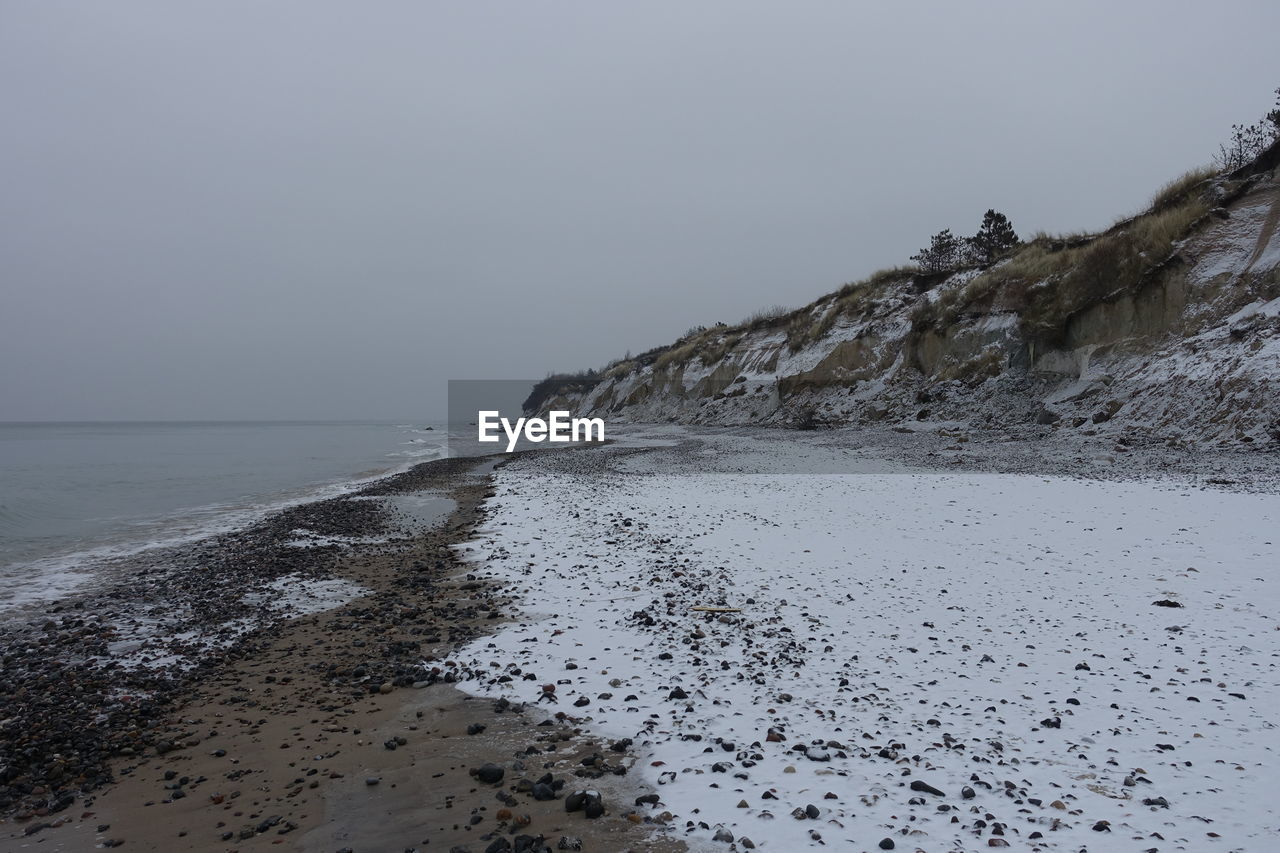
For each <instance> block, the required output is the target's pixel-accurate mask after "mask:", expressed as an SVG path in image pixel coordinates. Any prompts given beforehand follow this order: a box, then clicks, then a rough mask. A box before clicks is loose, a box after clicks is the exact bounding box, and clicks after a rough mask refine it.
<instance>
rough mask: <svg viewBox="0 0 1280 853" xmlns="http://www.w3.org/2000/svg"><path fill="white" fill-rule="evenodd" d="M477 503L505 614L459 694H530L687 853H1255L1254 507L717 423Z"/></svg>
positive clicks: (1260, 745) (532, 471) (1272, 591)
mask: <svg viewBox="0 0 1280 853" xmlns="http://www.w3.org/2000/svg"><path fill="white" fill-rule="evenodd" d="M668 435H669V434H668ZM668 435H664V436H663V437H664V438H666V437H668ZM821 472H834V473H821ZM488 509H489V513H490V516H489V523H488V524H487V525H486V527H485V529H484V531H483V535H482V536H481V538H480V539H479V540H478V541H477V542H473V543H471V547H472V548H474V549H475V550H474V551H469V552H467V553H468V554H469V555H470V556H471V557H472V559H474V560H475V565H474V567H473V569H474V571H476V572H477V573H478V574H481V575H485V574H488V575H490V576H493V577H497V578H499V579H502V580H505V581H507V582H508V583H509V585H510V588H511V589H512V591H513V592H514V593H515V594H516V595H517V597H518V600H519V601H520V602H522V607H523V613H522V615H521V617H520V618H519V619H517V620H516V621H514V622H512V623H509V624H508V625H507V627H506V628H504V629H502V630H500V631H499V632H498V633H497V634H496V635H492V636H489V637H486V638H482V639H480V640H477V641H476V642H474V643H473V644H472V645H470V646H469V647H467V648H464V649H463V650H462V651H461V652H460V655H459V658H458V659H459V661H461V662H462V663H463V665H464V667H466V668H467V671H469V672H470V673H472V679H473V680H470V681H466V682H464V683H463V684H462V685H461V686H463V688H464V689H466V690H469V691H472V692H474V693H476V694H479V695H488V696H497V695H504V696H507V697H509V698H511V699H512V700H521V701H527V702H535V701H537V700H538V699H539V697H540V695H541V692H542V691H541V685H543V684H547V683H550V682H556V683H557V687H556V690H555V696H556V697H558V701H557V702H556V704H554V705H548V704H547V703H540V704H543V705H544V706H547V707H548V708H549V710H556V711H563V712H565V713H567V714H569V715H570V716H571V717H578V718H580V719H581V725H582V726H583V727H584V728H585V729H586V730H588V731H590V732H593V733H595V734H598V735H599V736H601V737H608V738H621V737H629V738H633V739H634V741H635V744H634V746H633V747H632V749H633V751H635V754H636V755H637V759H638V760H637V764H636V766H635V768H634V769H633V773H635V774H639V775H640V776H641V778H642V780H643V782H644V783H645V784H647V785H648V786H653V788H652V789H653V790H654V791H656V792H657V793H658V794H659V795H660V796H661V799H662V805H661V806H659V807H658V808H657V809H656V810H654V812H653V813H654V814H656V813H658V812H660V811H662V810H666V811H669V812H671V813H672V815H673V816H674V819H673V820H672V821H671V822H670V824H669V827H670V828H669V830H668V831H670V832H672V833H674V834H675V835H677V836H678V837H681V838H683V839H685V840H687V841H688V842H689V843H690V844H691V845H692V846H693V847H694V848H695V849H709V850H727V849H729V848H728V847H727V845H726V844H724V843H721V842H714V841H712V840H711V839H712V837H713V835H714V834H715V832H716V830H717V828H718V827H721V826H723V827H725V828H727V829H728V830H729V831H730V832H732V833H733V834H734V835H735V836H737V837H738V838H739V840H741V839H742V837H743V836H746V837H749V838H750V839H751V840H752V841H753V842H754V843H755V844H756V845H757V846H758V847H759V848H761V849H765V850H783V849H788V848H810V847H817V846H820V845H823V844H825V845H827V846H832V845H835V846H837V847H839V846H847V845H849V844H850V843H851V842H852V843H854V844H856V845H858V849H869V848H873V847H874V846H875V844H876V843H877V842H878V841H879V839H881V838H885V837H890V838H894V839H895V840H896V841H897V849H907V850H912V849H916V848H917V847H919V848H921V849H925V850H929V851H934V850H970V849H973V850H976V849H979V848H981V849H988V847H987V842H988V840H989V839H991V838H993V837H994V836H993V835H992V832H993V827H994V826H995V825H997V824H1001V825H1003V838H1005V839H1006V840H1008V841H1009V842H1010V844H1011V845H1012V846H1013V847H1014V848H1016V849H1046V850H1078V849H1081V848H1082V847H1084V846H1086V845H1088V847H1089V849H1091V850H1092V849H1145V848H1149V847H1158V848H1159V849H1161V850H1170V849H1178V850H1192V851H1199V850H1224V851H1226V850H1233V851H1234V850H1270V849H1274V841H1275V837H1276V836H1275V833H1276V832H1277V830H1278V829H1280V814H1278V812H1280V806H1277V803H1276V800H1275V798H1274V796H1273V789H1274V786H1275V783H1276V782H1277V781H1280V772H1278V769H1277V764H1276V762H1277V754H1276V753H1277V750H1278V749H1280V735H1277V730H1276V722H1275V721H1276V712H1275V709H1276V708H1277V706H1278V704H1280V679H1278V678H1277V674H1278V673H1277V662H1278V661H1280V631H1277V627H1278V626H1277V622H1276V619H1275V614H1276V611H1277V605H1280V600H1278V598H1280V596H1278V595H1277V592H1276V586H1275V577H1274V570H1275V565H1276V550H1277V549H1276V547H1275V545H1276V537H1277V533H1278V532H1280V526H1278V524H1277V522H1278V521H1280V497H1277V496H1274V495H1257V494H1242V493H1228V492H1222V491H1194V490H1190V489H1187V488H1185V487H1184V486H1181V485H1179V484H1175V483H1172V482H1162V481H1147V482H1097V481H1086V480H1077V479H1071V478H1067V477H1044V476H1029V475H1006V474H975V473H952V472H937V471H915V470H908V469H903V468H901V467H900V466H896V465H891V464H888V463H884V462H881V461H879V460H876V459H874V458H869V457H867V456H865V455H863V454H857V453H849V452H846V451H843V450H842V449H841V448H840V447H839V446H833V445H829V444H828V445H823V444H820V443H816V442H801V441H772V442H771V441H766V440H759V439H753V438H749V437H747V436H745V435H742V434H735V433H733V432H731V431H721V432H704V433H700V434H699V435H698V439H697V441H696V442H695V443H694V444H693V445H689V444H684V445H682V446H679V447H662V446H654V447H653V448H652V449H650V450H648V451H647V452H642V453H639V454H637V453H636V452H635V451H634V450H631V451H626V452H616V451H592V452H591V453H590V454H582V453H574V454H546V455H539V456H537V457H533V458H527V459H521V460H517V461H514V462H512V463H511V464H509V465H507V466H506V467H504V468H502V469H500V470H499V471H498V472H497V473H496V495H495V497H493V498H492V499H491V500H490V501H489V505H488ZM1158 600H1172V601H1176V602H1179V603H1181V604H1182V605H1184V606H1183V607H1181V608H1168V607H1160V606H1154V604H1153V602H1155V601H1158ZM696 605H721V606H729V607H733V608H740V609H741V612H736V613H726V614H718V613H699V612H695V611H692V610H691V609H690V608H692V607H693V606H696ZM646 622H648V623H650V624H646ZM664 656H665V657H666V659H664ZM493 662H497V663H498V667H497V668H496V669H495V668H492V667H491V664H492V663H493ZM567 663H573V664H576V668H574V669H568V668H566V664H567ZM515 668H519V669H520V670H521V674H524V675H527V674H529V673H534V674H536V680H526V679H525V678H521V677H519V676H515V677H513V678H511V680H509V681H506V682H502V681H498V680H497V679H498V677H499V676H501V675H502V674H503V673H511V672H512V670H513V669H515ZM676 688H679V689H680V690H682V691H684V692H686V693H687V694H688V698H685V699H678V698H677V699H672V698H669V697H670V696H671V693H672V691H673V690H675V689H676ZM579 697H587V698H588V700H589V704H588V705H587V706H586V707H581V708H580V707H578V706H576V705H575V704H574V701H575V700H576V699H578V698H579ZM1076 703H1078V704H1076ZM1053 720H1060V721H1061V727H1060V728H1055V727H1047V726H1045V725H1042V723H1041V721H1053ZM771 729H772V730H774V731H776V732H778V733H779V734H780V736H781V737H783V738H784V739H783V740H781V741H778V742H769V741H768V740H766V737H767V735H768V733H769V731H770V730H771ZM725 744H732V746H725ZM803 747H808V748H809V751H808V755H807V756H806V754H805V752H804V749H803ZM714 765H720V766H719V767H713V766H714ZM721 770H723V771H724V772H720V771H721ZM914 781H922V782H925V783H927V784H928V785H931V786H934V787H936V788H937V789H940V790H941V791H942V792H943V794H944V796H941V797H939V796H934V795H932V794H929V793H923V792H916V791H912V790H911V789H910V788H909V787H908V786H909V784H910V783H911V782H914ZM963 786H970V787H972V788H973V790H974V797H973V798H972V799H963V798H962V797H961V789H962V787H963ZM1008 786H1012V787H1008ZM1006 789H1007V790H1006ZM766 792H771V793H772V794H773V795H774V797H776V798H774V799H765V798H763V797H764V795H765V793H766ZM828 793H830V794H831V795H834V798H828V797H827V796H826V795H827V794H828ZM1160 797H1163V798H1164V800H1165V801H1167V803H1168V807H1167V808H1165V807H1163V806H1162V805H1160V804H1159V803H1157V804H1156V805H1144V804H1143V800H1144V799H1150V800H1153V801H1155V800H1156V798H1160ZM740 801H744V802H745V803H746V806H745V807H739V805H738V804H739V802H740ZM1055 803H1056V804H1058V805H1061V806H1063V808H1062V809H1059V808H1057V807H1055V806H1054V804H1055ZM809 805H813V806H815V807H816V808H817V809H818V810H819V815H818V817H817V818H816V819H807V818H805V819H797V818H795V817H793V816H792V813H793V810H795V809H801V810H803V809H804V808H805V807H806V806H809ZM629 806H630V803H619V804H614V807H615V810H618V811H621V810H625V808H627V807H629ZM944 806H945V807H947V808H946V810H942V808H943V807H944ZM953 816H954V818H955V819H956V820H955V822H953ZM1100 821H1108V822H1109V824H1108V827H1107V828H1108V830H1109V831H1102V830H1101V829H1099V830H1098V831H1095V830H1094V827H1095V825H1099V822H1100ZM686 822H692V823H689V824H687V823H686ZM704 824H705V827H704V826H703V825H704ZM1034 832H1040V833H1043V836H1044V837H1043V838H1041V839H1039V840H1032V839H1031V838H1030V835H1031V834H1032V833H1034ZM1155 833H1158V834H1159V835H1158V836H1156V835H1154V834H1155ZM1161 839H1163V840H1161Z"/></svg>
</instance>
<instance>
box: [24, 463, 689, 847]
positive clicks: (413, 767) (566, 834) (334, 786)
mask: <svg viewBox="0 0 1280 853" xmlns="http://www.w3.org/2000/svg"><path fill="white" fill-rule="evenodd" d="M495 461H496V460H494V459H489V460H444V463H447V464H440V463H435V464H434V467H433V468H431V467H428V466H432V465H433V463H428V465H427V466H420V468H426V470H425V471H420V472H419V473H418V475H417V476H416V477H415V478H413V479H412V481H411V482H409V483H408V484H402V485H400V486H395V485H393V486H391V487H389V488H386V489H384V490H383V491H385V492H388V493H395V492H397V491H400V492H404V491H407V490H408V488H409V486H412V489H413V490H415V491H416V490H422V489H432V490H435V491H438V492H439V493H441V494H445V495H447V496H448V497H449V498H450V499H452V500H453V501H454V502H456V508H455V509H454V510H453V512H452V513H451V514H450V515H449V516H448V518H447V519H445V520H444V521H443V522H442V523H441V524H439V525H437V526H436V527H434V528H433V529H432V530H430V531H429V532H427V533H425V534H423V535H420V536H417V537H413V538H410V539H400V540H396V541H395V542H393V543H392V544H389V545H379V546H376V547H353V548H350V549H348V551H347V553H346V555H345V556H342V557H340V558H338V560H337V561H336V564H335V565H334V566H333V568H332V574H333V576H335V577H340V578H345V579H348V580H351V581H354V582H355V583H357V584H360V585H361V586H363V587H365V588H367V589H369V590H371V592H370V594H368V595H366V596H363V597H361V598H358V599H356V600H354V601H351V602H349V603H348V604H346V605H343V606H341V607H338V608H336V609H333V610H328V611H325V612H322V613H316V614H312V615H308V616H303V617H300V618H296V619H292V620H288V621H285V622H283V623H281V624H279V625H277V626H275V627H273V628H270V629H267V630H266V631H264V632H262V633H261V634H259V635H255V636H254V637H252V638H251V639H250V641H248V642H246V643H244V644H242V646H238V647H236V649H235V650H234V651H233V652H232V653H230V654H228V655H227V656H226V659H225V661H224V662H223V663H221V664H220V665H218V666H216V667H207V668H205V669H203V670H201V671H199V673H198V680H196V681H194V683H192V684H190V685H189V686H188V687H186V688H185V689H184V690H183V691H181V692H180V693H179V694H178V695H177V697H176V698H175V699H174V700H173V701H172V702H171V703H169V704H168V706H167V708H166V712H165V713H164V714H163V715H162V716H159V717H158V718H157V719H156V720H155V721H154V722H153V723H152V724H151V725H150V726H149V727H148V731H147V732H146V736H145V738H142V739H141V740H143V741H144V742H146V743H147V744H148V745H147V746H146V747H145V748H140V749H139V750H137V752H138V753H139V754H137V755H131V756H123V757H117V758H115V759H113V760H112V761H111V763H110V771H111V773H112V775H113V777H114V779H115V780H116V781H115V782H114V783H112V784H109V785H106V786H105V787H101V788H98V789H97V790H96V791H93V792H91V793H89V794H88V795H86V796H84V797H83V798H81V799H78V800H77V801H76V802H74V803H73V804H71V805H70V806H69V807H65V808H63V809H61V810H59V811H58V812H56V813H54V814H48V815H42V814H39V810H36V812H35V813H29V814H28V815H24V817H26V819H24V820H18V819H14V817H13V816H10V818H9V819H7V820H5V821H4V822H3V823H0V850H65V851H77V850H88V849H95V848H105V847H110V846H116V845H118V846H120V847H122V848H124V849H129V850H155V851H188V850H189V851H228V850H254V849H268V848H270V849H276V850H279V849H292V850H307V851H339V850H352V851H384V850H405V849H416V848H425V849H436V850H453V849H466V850H471V851H481V850H486V849H489V848H490V846H491V845H493V844H495V843H497V844H498V845H499V849H506V848H502V847H501V845H502V841H499V840H498V839H500V838H505V839H507V840H508V843H509V844H510V845H511V848H512V849H542V846H541V845H546V846H549V847H551V848H552V849H556V848H558V847H560V845H561V839H562V838H563V839H565V840H564V842H563V843H564V845H566V846H565V847H560V849H578V848H577V847H575V846H574V845H575V841H576V840H578V839H580V840H581V849H584V850H611V851H612V850H626V849H645V850H648V849H679V846H678V845H676V846H672V844H671V842H665V841H658V840H654V839H653V838H652V837H651V833H650V829H652V826H653V824H652V821H653V820H654V817H653V815H654V814H655V812H654V809H652V808H650V807H649V806H642V807H638V808H636V807H634V806H633V805H632V804H633V802H634V800H635V798H636V797H637V796H640V795H642V794H644V793H647V792H646V791H642V790H639V789H638V788H636V787H635V786H634V784H633V782H632V779H633V778H634V777H628V776H626V775H615V773H617V772H620V771H619V770H618V768H623V770H625V769H626V768H628V767H629V765H630V764H631V763H632V759H631V758H630V757H629V756H628V755H626V754H625V753H618V752H613V751H610V750H609V749H608V745H607V744H605V743H600V742H596V741H594V740H592V739H591V738H590V737H589V736H588V735H586V734H585V733H584V732H582V731H581V730H580V729H579V728H578V727H577V726H575V721H574V719H573V718H572V717H571V716H569V715H567V714H565V713H563V712H561V713H558V714H554V715H553V716H552V715H551V714H552V713H553V712H550V711H544V710H542V709H534V708H524V707H518V708H517V707H508V708H503V707H502V706H501V705H498V706H496V708H495V703H494V702H493V701H492V700H484V699H476V698H472V697H468V696H467V695H465V694H464V693H462V692H461V691H459V690H457V689H456V688H455V687H453V686H452V685H451V684H450V682H451V681H452V678H453V676H452V674H451V673H452V667H451V662H450V661H449V655H450V653H451V651H452V650H453V649H454V648H456V647H457V645H458V644H459V643H461V642H463V641H465V640H468V639H471V638H474V637H476V636H479V635H481V634H482V633H484V632H485V631H486V630H489V629H490V628H491V627H492V626H495V625H497V624H501V622H502V621H503V620H504V619H505V618H506V616H507V612H508V604H509V602H508V600H507V599H506V598H505V597H504V596H503V595H501V594H500V593H498V592H496V591H493V590H491V589H490V588H489V585H488V584H487V583H484V582H480V581H476V580H475V579H474V576H468V575H467V573H466V569H467V566H466V565H465V564H464V563H462V562H461V561H460V560H459V555H458V553H457V552H456V550H455V548H456V547H461V548H463V549H465V547H466V546H465V545H460V544H459V543H463V542H465V541H466V540H467V539H468V538H469V537H470V536H471V535H472V533H473V531H474V530H475V529H476V527H477V525H479V524H481V523H482V522H483V513H482V510H481V509H480V504H481V502H482V501H483V500H484V498H485V496H486V495H487V494H488V488H489V484H488V477H487V471H489V470H491V469H492V466H493V464H495ZM375 491H376V490H375ZM419 663H420V664H421V666H418V664H419ZM406 667H410V670H406ZM406 671H413V672H414V673H415V675H413V676H412V677H409V676H406V675H405V674H404V673H405V672H406ZM469 730H470V731H471V732H473V734H468V731H469ZM597 754H598V755H601V756H605V757H603V758H600V759H598V760H596V759H594V756H596V755H597ZM584 759H585V760H586V762H587V763H584ZM486 764H495V765H501V766H503V768H504V771H505V772H504V778H503V779H502V781H501V782H500V783H497V784H492V783H490V784H486V783H484V782H481V781H479V780H478V779H477V778H475V777H474V775H473V774H474V773H475V771H476V769H477V768H479V767H482V766H484V765H486ZM547 773H550V774H552V777H553V778H552V780H548V781H551V782H553V783H555V784H556V785H557V788H558V790H557V791H556V793H557V796H556V797H555V798H554V799H549V800H544V801H539V800H536V799H535V798H534V797H533V796H531V792H530V791H528V790H526V789H528V788H530V787H531V786H532V783H534V782H536V781H539V779H540V777H543V776H544V774H547ZM580 788H581V789H586V788H590V789H596V790H599V791H600V792H601V793H602V794H603V798H604V802H605V804H606V813H605V814H604V815H603V816H601V817H600V818H598V819H595V820H589V819H587V818H586V817H585V816H584V814H583V812H581V811H578V812H576V813H566V811H565V807H564V797H565V795H566V794H567V793H569V792H571V791H574V790H577V789H580ZM657 814H659V815H660V814H661V812H660V811H659V812H657ZM33 830H34V831H33ZM539 836H541V838H542V839H543V840H541V841H539V842H536V843H532V842H534V839H537V838H538V837H539ZM531 843H532V846H531Z"/></svg>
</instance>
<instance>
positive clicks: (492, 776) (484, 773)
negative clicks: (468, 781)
mask: <svg viewBox="0 0 1280 853" xmlns="http://www.w3.org/2000/svg"><path fill="white" fill-rule="evenodd" d="M506 773H507V771H506V770H504V769H503V768H502V767H501V766H499V765H497V764H484V765H482V766H481V767H480V769H478V770H476V778H477V779H479V780H480V781H481V782H484V783H485V784H486V785H496V784H498V783H499V782H501V781H502V777H503V776H505V775H506Z"/></svg>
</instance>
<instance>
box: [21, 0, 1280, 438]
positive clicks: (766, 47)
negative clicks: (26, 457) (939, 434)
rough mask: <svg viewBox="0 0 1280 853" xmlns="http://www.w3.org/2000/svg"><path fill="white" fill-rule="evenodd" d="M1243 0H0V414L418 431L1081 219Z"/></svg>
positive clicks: (1152, 177) (1212, 124) (1120, 188)
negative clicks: (384, 426) (943, 242)
mask: <svg viewBox="0 0 1280 853" xmlns="http://www.w3.org/2000/svg"><path fill="white" fill-rule="evenodd" d="M1278 32H1280V4H1277V3H1275V2H1274V0H1272V1H1271V2H1257V3H1215V4H1206V3H1194V4H1193V3H1174V2H1152V3H1140V2H1123V3H1116V2H1106V3H1082V2H1071V3H1053V4H1049V3H1027V2H1015V3H1008V4H997V3H978V2H971V3H951V2H947V3H936V4H934V3H892V4H890V3H867V4H855V3H853V2H785V3H784V2H774V3H758V2H743V0H726V2H689V0H683V2H670V3H667V2H654V0H644V2H631V3H622V2H617V3H613V2H607V3H606V2H585V1H584V2H578V3H562V2H545V0H540V2H509V3H485V2H448V3H446V2H425V0H416V2H343V3H337V2H322V0H306V2H288V3H286V2H262V1H261V0H252V2H230V0H217V2H173V0H157V2H136V1H135V0H120V2H111V3H106V2H96V0H94V2H75V3H72V2H56V0H27V2H21V1H20V0H3V2H0V105H2V106H3V120H2V121H0V363H2V364H3V368H2V369H0V420H29V419H205V418H209V419H219V418H227V419H237V418H248V419H271V418H352V419H363V418H370V419H378V418H402V417H415V418H425V417H430V416H432V415H434V414H436V413H437V412H438V411H439V410H440V409H441V408H442V406H443V401H444V391H445V382H446V380H448V379H471V378H512V377H534V378H537V377H541V376H542V375H544V374H545V373H546V372H548V371H551V370H570V369H577V368H581V367H589V366H594V365H599V364H602V363H604V362H606V361H609V360H610V359H612V358H615V357H617V356H620V355H622V353H623V352H624V351H625V350H627V349H630V350H632V351H637V352H638V351H640V350H644V349H647V348H650V347H652V346H655V345H658V344H663V343H667V342H669V341H670V340H672V339H673V338H674V337H675V336H677V335H678V334H680V333H681V332H683V331H684V330H685V329H686V328H688V327H689V326H691V325H694V324H698V323H705V324H710V323H714V322H716V321H725V322H730V323H732V322H736V321H738V320H740V319H741V318H742V317H743V316H745V315H747V314H749V313H750V312H752V311H753V310H755V309H758V308H761V307H763V306H766V305H771V304H774V303H782V304H786V305H789V306H797V305H801V304H803V303H805V302H808V301H810V300H812V299H814V298H815V297H817V296H819V295H821V294H823V293H825V292H827V291H830V290H832V289H834V288H836V287H838V286H839V285H840V284H841V283H843V282H846V281H850V280H854V279H857V278H861V277H863V276H865V275H866V274H868V273H870V272H872V271H874V270H876V269H878V268H880V267H885V266H891V265H896V264H899V263H902V262H904V261H905V260H906V259H907V257H908V256H909V255H911V254H912V253H913V252H914V251H915V250H917V249H918V248H919V247H920V246H922V245H924V244H925V243H927V241H928V237H929V235H930V234H932V233H934V232H936V231H938V230H940V229H942V228H945V227H950V228H952V229H954V230H956V231H957V232H960V233H971V232H972V231H974V230H975V229H976V228H977V226H978V223H979V221H980V219H981V215H982V213H983V211H985V210H986V209H987V208H988V207H995V208H998V209H1000V210H1002V211H1004V212H1006V213H1008V215H1009V216H1010V217H1011V218H1012V220H1013V223H1014V225H1015V226H1016V227H1017V228H1018V230H1019V231H1020V232H1021V233H1023V234H1030V233H1031V232H1033V231H1036V230H1038V229H1045V230H1050V231H1065V230H1072V229H1081V228H1101V227H1105V226H1107V225H1109V224H1110V222H1111V221H1112V220H1113V219H1115V218H1116V217H1118V216H1119V215H1121V214H1126V213H1131V212H1134V211H1136V210H1137V209H1138V208H1139V207H1141V206H1142V204H1143V203H1144V202H1145V201H1146V200H1147V199H1148V198H1149V197H1150V195H1151V194H1152V192H1153V191H1154V190H1155V189H1156V188H1157V187H1159V185H1161V184H1162V183H1164V182H1165V181H1167V180H1169V179H1170V178H1173V177H1175V176H1177V175H1178V174H1180V173H1182V172H1184V171H1186V170H1187V169H1189V168H1191V167H1193V166H1196V165H1198V164H1202V163H1206V162H1208V161H1209V159H1210V157H1211V155H1212V154H1213V152H1214V151H1215V150H1216V149H1217V145H1218V143H1219V142H1220V141H1222V140H1224V139H1225V137H1226V135H1227V134H1228V132H1229V130H1230V125H1231V124H1232V123H1233V122H1238V121H1239V122H1251V121H1253V120H1255V119H1257V118H1258V117H1260V116H1261V115H1262V114H1263V113H1264V112H1266V110H1267V109H1268V108H1269V107H1270V105H1271V102H1272V100H1273V95H1272V90H1274V89H1275V88H1276V87H1277V86H1280V52H1278V51H1277V50H1276V34H1277V33H1278Z"/></svg>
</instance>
